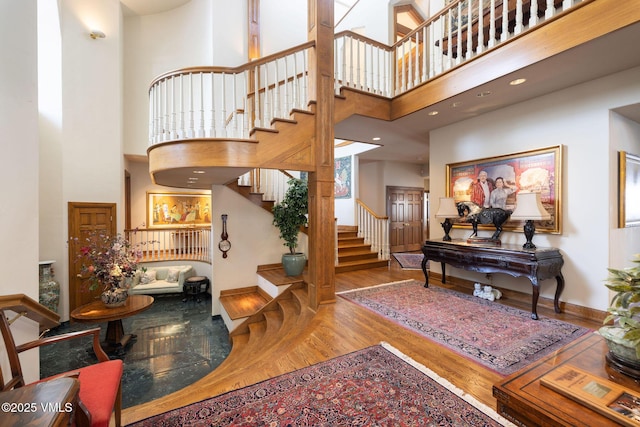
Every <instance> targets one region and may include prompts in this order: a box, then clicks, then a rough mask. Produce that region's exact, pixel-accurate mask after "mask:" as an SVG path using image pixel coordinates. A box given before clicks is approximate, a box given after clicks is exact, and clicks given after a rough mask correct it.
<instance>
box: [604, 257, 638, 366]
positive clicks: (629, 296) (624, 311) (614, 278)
mask: <svg viewBox="0 0 640 427" xmlns="http://www.w3.org/2000/svg"><path fill="white" fill-rule="evenodd" d="M634 257H635V259H634V260H633V262H634V263H636V265H635V266H634V267H628V268H625V269H622V270H618V269H613V268H610V269H608V270H609V277H608V278H607V280H606V284H605V286H606V287H607V288H609V289H610V290H612V291H613V292H615V294H614V296H613V298H612V299H611V303H610V304H609V308H608V309H607V312H608V313H609V314H608V315H607V317H606V318H605V319H604V322H603V323H604V324H605V325H606V326H603V327H601V328H600V329H599V333H600V335H602V336H603V337H604V338H605V340H606V341H607V345H608V346H609V350H610V352H611V353H613V355H614V356H615V357H616V358H617V359H618V362H620V363H623V364H625V365H628V366H629V365H630V366H633V367H634V368H640V318H639V317H638V314H639V313H640V254H636V255H635V256H634ZM611 322H613V323H612V324H611Z"/></svg>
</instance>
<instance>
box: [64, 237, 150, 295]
mask: <svg viewBox="0 0 640 427" xmlns="http://www.w3.org/2000/svg"><path fill="white" fill-rule="evenodd" d="M73 240H74V241H76V242H77V243H78V244H81V245H83V246H81V247H80V252H79V254H78V260H79V261H81V262H82V266H81V268H80V275H81V276H87V275H89V276H90V277H89V280H90V282H91V285H90V287H89V289H91V290H94V289H97V288H98V286H100V285H103V286H104V288H105V289H104V290H108V289H112V290H113V289H117V288H121V287H127V284H126V280H125V279H126V278H128V277H133V275H134V274H135V272H136V269H137V268H138V263H139V262H140V260H141V258H142V251H141V250H140V248H139V247H138V246H134V245H132V244H131V242H129V241H128V240H127V239H125V238H124V237H123V236H122V235H121V234H117V235H115V236H109V235H106V234H103V233H100V232H96V233H91V234H90V235H89V236H88V237H87V238H86V240H85V241H84V242H83V241H81V239H78V238H74V239H73Z"/></svg>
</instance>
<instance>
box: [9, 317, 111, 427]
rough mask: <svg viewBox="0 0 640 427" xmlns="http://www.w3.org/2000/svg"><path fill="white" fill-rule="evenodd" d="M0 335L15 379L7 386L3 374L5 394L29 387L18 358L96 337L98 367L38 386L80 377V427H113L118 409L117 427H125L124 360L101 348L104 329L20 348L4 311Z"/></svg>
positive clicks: (76, 333) (94, 348)
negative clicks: (58, 344)
mask: <svg viewBox="0 0 640 427" xmlns="http://www.w3.org/2000/svg"><path fill="white" fill-rule="evenodd" d="M0 318H1V319H0V332H1V333H2V338H3V339H4V344H5V349H6V351H7V355H8V357H9V365H10V367H11V379H9V381H7V382H6V383H5V381H4V377H3V376H2V371H1V370H0V381H1V382H2V391H6V390H11V389H14V388H18V387H22V386H24V385H25V382H24V378H23V375H22V367H21V366H20V358H19V357H18V354H20V353H21V352H23V351H26V350H30V349H32V348H36V347H40V346H42V345H49V344H53V343H56V342H59V341H65V340H69V339H72V338H78V337H84V336H89V335H93V351H94V352H95V354H96V356H97V358H98V363H96V364H94V365H90V366H86V367H84V368H79V369H76V370H73V371H69V372H65V373H63V374H59V375H55V376H53V377H49V378H43V379H41V380H40V381H38V382H41V381H47V380H50V379H54V378H59V377H61V376H73V377H77V378H78V381H79V382H80V392H79V396H78V397H79V399H78V408H77V409H79V410H76V413H75V422H76V425H77V426H81V427H84V426H101V427H102V426H104V427H108V426H109V421H110V420H111V414H112V413H113V412H114V409H115V422H116V426H117V427H120V426H121V413H122V381H121V380H122V360H109V357H108V356H107V354H106V353H105V352H104V350H103V349H102V347H101V346H100V328H93V329H89V330H86V331H80V332H71V333H67V334H62V335H56V336H52V337H46V338H40V339H37V340H35V341H30V342H27V343H24V344H21V345H18V346H16V343H15V341H14V339H13V334H12V333H11V329H10V328H9V321H8V320H7V316H6V314H5V311H4V310H1V309H0Z"/></svg>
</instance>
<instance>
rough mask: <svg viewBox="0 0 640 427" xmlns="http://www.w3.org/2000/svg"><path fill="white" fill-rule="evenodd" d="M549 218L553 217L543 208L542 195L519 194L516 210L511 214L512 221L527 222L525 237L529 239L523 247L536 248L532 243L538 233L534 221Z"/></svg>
mask: <svg viewBox="0 0 640 427" xmlns="http://www.w3.org/2000/svg"><path fill="white" fill-rule="evenodd" d="M549 218H551V215H550V214H549V212H547V210H546V209H545V208H544V206H542V201H541V200H540V193H518V195H517V196H516V209H515V210H514V211H513V213H512V214H511V219H515V220H521V221H526V222H525V224H524V235H525V237H526V238H527V242H526V243H525V244H524V245H522V247H523V248H524V249H535V248H536V245H534V244H533V243H532V242H531V239H533V234H534V233H535V231H536V227H535V225H533V221H535V220H541V219H549Z"/></svg>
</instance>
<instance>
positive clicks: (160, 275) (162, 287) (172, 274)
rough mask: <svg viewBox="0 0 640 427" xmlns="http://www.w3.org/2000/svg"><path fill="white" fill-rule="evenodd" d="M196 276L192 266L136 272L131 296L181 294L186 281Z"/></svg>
mask: <svg viewBox="0 0 640 427" xmlns="http://www.w3.org/2000/svg"><path fill="white" fill-rule="evenodd" d="M195 275H196V271H195V270H194V269H193V267H192V266H190V265H168V266H162V267H160V266H156V267H147V268H146V270H145V271H142V270H138V271H137V272H136V274H135V276H134V277H133V281H132V282H131V287H130V288H129V294H132V295H138V294H145V295H153V294H171V293H180V292H182V285H183V284H184V281H185V280H186V279H187V278H189V277H192V276H195Z"/></svg>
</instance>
